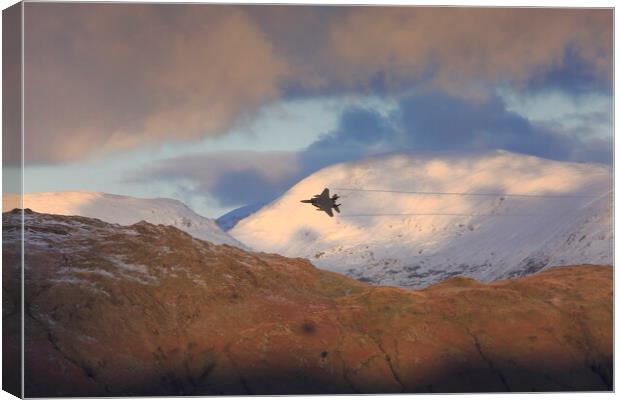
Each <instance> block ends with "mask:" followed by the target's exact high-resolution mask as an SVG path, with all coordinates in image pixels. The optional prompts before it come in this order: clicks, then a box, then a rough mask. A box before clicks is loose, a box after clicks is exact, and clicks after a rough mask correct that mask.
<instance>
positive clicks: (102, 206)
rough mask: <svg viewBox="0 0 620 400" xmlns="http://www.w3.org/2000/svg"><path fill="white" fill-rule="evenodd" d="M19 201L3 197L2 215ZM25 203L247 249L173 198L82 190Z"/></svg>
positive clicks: (42, 195)
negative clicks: (172, 230) (170, 230)
mask: <svg viewBox="0 0 620 400" xmlns="http://www.w3.org/2000/svg"><path fill="white" fill-rule="evenodd" d="M18 199H19V198H18V197H17V196H16V195H14V194H5V195H3V199H2V202H3V204H2V212H5V211H10V210H12V209H13V208H17V207H20V205H19V204H17V203H18ZM23 201H24V207H25V208H30V209H31V210H34V211H36V212H41V213H49V214H59V215H79V216H82V217H89V218H97V219H100V220H102V221H106V222H111V223H115V224H121V225H131V224H135V223H136V222H140V221H147V222H150V223H152V224H163V225H171V226H174V227H177V228H179V229H180V230H182V231H185V232H187V233H189V234H190V235H192V236H194V237H197V238H198V239H202V240H208V241H209V242H212V243H217V244H224V243H225V244H229V245H232V246H237V247H244V246H243V245H242V244H241V243H239V242H238V241H237V240H235V239H234V238H232V237H231V236H229V235H228V234H226V232H224V231H223V230H222V229H221V228H220V227H219V226H218V225H217V223H216V222H215V221H214V220H212V219H209V218H205V217H203V216H202V215H199V214H197V213H195V212H194V211H192V210H191V209H190V208H189V207H187V206H186V205H185V204H183V203H181V202H180V201H178V200H174V199H166V198H156V199H142V198H137V197H131V196H121V195H117V194H110V193H100V192H88V191H80V192H41V193H26V194H25V195H24V197H23Z"/></svg>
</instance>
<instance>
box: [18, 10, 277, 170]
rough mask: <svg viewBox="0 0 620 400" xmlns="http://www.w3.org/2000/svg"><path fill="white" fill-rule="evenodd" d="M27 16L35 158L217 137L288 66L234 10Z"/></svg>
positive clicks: (268, 94) (261, 98)
mask: <svg viewBox="0 0 620 400" xmlns="http://www.w3.org/2000/svg"><path fill="white" fill-rule="evenodd" d="M26 16H27V17H26V19H27V22H26V25H27V29H26V112H27V116H28V118H27V121H26V126H25V130H26V142H27V149H26V158H27V160H28V159H29V160H31V161H32V160H36V161H43V162H46V161H47V162H58V161H66V160H75V159H80V158H82V157H85V156H87V155H90V154H93V153H94V154H97V153H104V152H106V151H110V150H118V149H130V148H133V147H135V146H137V145H142V144H147V145H148V144H151V143H158V142H160V141H162V140H193V139H198V138H201V137H204V136H208V135H217V134H221V133H223V132H225V131H226V130H227V129H228V128H229V127H230V126H231V125H232V124H233V123H234V122H235V121H237V119H238V118H239V117H240V116H243V115H245V114H251V113H252V112H254V111H255V110H256V109H257V107H259V106H260V105H261V104H264V103H265V102H268V101H271V100H273V99H276V98H277V97H278V96H279V88H278V82H279V80H280V79H281V78H282V77H283V76H285V75H286V74H287V73H288V67H287V63H286V60H283V59H281V58H280V57H278V56H277V55H276V54H275V52H274V49H273V47H272V45H271V44H270V43H269V41H267V40H266V38H265V36H264V35H263V33H262V31H261V30H260V28H259V27H258V26H257V25H256V23H254V22H253V21H252V20H251V19H250V18H249V17H248V16H247V15H246V13H244V12H243V10H241V9H238V8H233V7H217V6H208V7H205V6H189V5H139V4H133V5H119V4H70V5H68V4H54V3H51V4H50V3H48V4H45V3H29V4H28V5H27V7H26Z"/></svg>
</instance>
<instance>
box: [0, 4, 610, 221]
mask: <svg viewBox="0 0 620 400" xmlns="http://www.w3.org/2000/svg"><path fill="white" fill-rule="evenodd" d="M612 18H613V15H612V11H611V10H610V9H560V8H552V9H549V8H465V7H461V8H458V7H457V8H434V7H402V6H399V7H373V6H370V7H355V6H342V7H336V6H299V5H298V6H269V5H254V6H251V5H247V6H231V5H198V4H158V5H155V4H150V5H149V4H138V3H135V4H110V3H108V4H104V3H97V4H95V3H90V4H89V3H80V4H76V3H65V4H63V3H36V2H34V3H26V4H25V29H24V31H25V56H24V57H25V58H24V59H25V66H24V69H25V88H24V89H25V92H24V96H25V126H24V132H25V145H26V146H25V165H26V170H25V188H24V190H25V191H26V192H40V191H62V190H92V191H102V192H109V193H116V194H125V195H132V196H137V197H171V198H176V199H178V200H181V201H183V202H185V203H186V204H188V205H189V206H190V207H191V208H193V209H194V210H196V211H197V212H199V213H201V214H203V215H205V216H208V217H218V216H219V215H222V214H223V213H225V212H227V211H229V210H232V209H234V208H237V207H240V206H244V205H249V204H256V203H264V202H268V201H271V200H273V199H274V198H275V197H277V196H278V195H280V194H281V193H283V192H284V191H286V190H287V189H288V188H289V187H291V186H292V185H294V184H295V183H296V182H297V181H299V180H301V179H303V178H304V177H305V176H307V175H309V174H311V173H313V172H314V171H316V170H318V169H320V168H322V167H325V166H327V165H330V164H333V163H338V162H343V161H349V160H355V159H359V158H363V157H366V156H370V155H376V154H383V153H391V152H412V153H415V152H419V151H424V152H437V153H443V152H470V151H476V152H478V151H487V150H494V149H505V150H509V151H514V152H519V153H525V154H531V155H535V156H539V157H544V158H549V159H557V160H566V161H579V162H597V163H604V164H610V163H611V162H612V160H613V150H612V140H613V112H612V111H613V89H612V79H613V70H612V67H613V37H612V33H613V20H612ZM5 135H6V134H5ZM3 158H4V160H5V163H7V162H8V163H9V164H10V163H11V162H12V163H14V164H15V163H17V162H18V161H19V160H17V159H16V158H15V157H12V156H11V155H10V154H3ZM309 195H311V194H309Z"/></svg>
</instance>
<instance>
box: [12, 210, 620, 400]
mask: <svg viewBox="0 0 620 400" xmlns="http://www.w3.org/2000/svg"><path fill="white" fill-rule="evenodd" d="M19 219H20V218H19V214H18V212H17V211H13V212H8V213H4V214H3V239H4V240H3V265H4V268H3V279H4V280H3V283H4V288H3V289H4V290H3V319H4V324H5V329H6V330H5V332H11V330H13V332H15V331H17V332H18V331H19V308H20V307H19V304H20V299H19V298H20V296H19V292H18V289H17V284H18V281H17V279H18V276H19V267H18V265H19V263H18V261H19V256H20V255H19V251H18V247H17V244H18V242H17V240H18V236H19V230H18V226H19ZM25 222H26V240H27V244H26V271H25V274H26V283H25V286H26V293H25V300H26V304H25V312H26V320H25V329H26V339H25V340H26V348H25V352H26V359H25V366H26V385H25V386H26V396H34V397H43V396H91V395H98V396H114V395H180V394H191V395H200V394H202V395H206V394H244V393H250V394H292V393H387V392H469V391H569V390H612V389H613V388H612V376H613V373H612V365H613V364H612V355H613V349H612V348H613V346H612V340H613V339H612V338H613V335H612V290H613V286H612V285H613V280H612V269H611V267H609V266H592V265H580V266H571V267H561V268H553V269H550V270H548V271H544V272H540V273H537V274H534V275H531V276H528V277H524V278H518V279H513V280H505V281H499V282H495V283H492V284H481V283H478V282H476V281H474V280H472V279H468V278H462V277H453V278H450V279H448V280H447V281H444V282H442V283H440V284H437V285H434V286H431V287H429V288H427V289H424V290H419V291H410V290H405V289H399V288H393V287H381V286H371V285H367V284H365V283H362V282H358V281H355V280H353V279H350V278H347V277H345V276H342V275H338V274H335V273H331V272H328V271H323V270H319V269H317V268H315V267H314V266H313V265H312V264H310V262H308V261H307V260H304V259H290V258H285V257H281V256H278V255H272V254H264V253H251V252H246V251H243V250H240V249H238V248H235V247H230V246H227V245H213V244H211V243H208V242H204V241H201V240H198V239H195V238H193V237H192V236H190V235H188V234H186V233H184V232H182V231H180V230H178V229H176V228H173V227H169V226H163V225H157V226H156V225H152V224H148V223H145V222H140V223H137V224H134V225H131V226H120V225H114V224H108V223H105V222H102V221H99V220H96V219H89V218H83V217H67V216H57V215H49V214H38V213H34V212H31V211H29V210H26V213H25ZM5 343H7V341H6V338H5ZM10 350H11V349H10V346H9V348H8V350H7V346H5V352H4V353H5V357H7V358H6V359H5V362H12V361H15V360H16V352H15V351H13V352H11V351H10ZM5 365H6V364H5ZM5 379H6V376H5Z"/></svg>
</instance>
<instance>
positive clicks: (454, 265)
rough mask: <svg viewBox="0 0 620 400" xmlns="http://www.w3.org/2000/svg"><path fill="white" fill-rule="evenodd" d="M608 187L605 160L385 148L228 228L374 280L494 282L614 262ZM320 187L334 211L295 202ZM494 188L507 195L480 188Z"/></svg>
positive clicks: (248, 239) (331, 170)
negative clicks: (333, 201)
mask: <svg viewBox="0 0 620 400" xmlns="http://www.w3.org/2000/svg"><path fill="white" fill-rule="evenodd" d="M611 185H612V172H611V169H610V168H609V167H607V166H603V165H597V164H584V163H567V162H559V161H551V160H546V159H541V158H537V157H532V156H526V155H521V154H514V153H509V152H505V151H496V152H492V153H489V154H483V155H461V156H457V155H441V156H433V155H411V154H398V155H389V156H382V157H374V158H369V159H365V160H362V161H356V162H349V163H343V164H337V165H333V166H330V167H327V168H325V169H322V170H320V171H318V172H317V173H315V174H313V175H311V176H309V177H307V178H306V179H304V180H302V181H301V182H299V183H298V184H297V185H295V186H294V187H292V188H291V189H290V190H289V191H288V192H286V193H285V194H284V195H283V196H281V197H280V198H278V199H277V200H275V201H274V202H272V203H271V204H269V205H267V206H265V207H263V208H262V209H261V210H259V211H258V212H256V213H254V214H252V215H251V216H249V217H248V218H245V219H242V220H241V221H239V222H238V223H237V225H236V226H235V227H234V228H233V229H232V230H230V231H229V233H230V234H231V235H232V236H233V237H235V238H236V239H238V240H240V241H241V242H243V243H244V244H246V245H248V246H250V247H252V248H254V249H257V250H262V251H268V252H275V253H280V254H283V255H286V256H295V257H307V258H309V259H311V260H312V262H313V263H314V264H315V265H317V266H319V267H322V268H326V269H329V270H332V271H336V272H341V273H346V274H348V275H350V276H353V277H356V278H358V279H362V280H367V281H371V282H375V283H381V284H390V285H400V286H405V287H422V286H426V285H428V284H430V283H433V282H437V281H441V280H443V279H445V278H447V277H449V276H453V275H457V274H463V275H466V276H470V277H473V278H476V279H479V280H483V281H493V280H497V279H501V278H506V277H512V276H520V275H526V274H528V273H532V272H535V271H538V270H541V269H543V268H545V267H549V266H553V265H566V264H580V263H592V264H612V262H613V259H612V252H613V228H612V211H611V210H612V186H611ZM325 187H327V188H330V189H331V190H332V193H338V194H339V195H340V196H341V199H340V200H339V202H340V203H342V206H341V209H342V213H341V214H336V216H335V217H334V218H329V217H328V216H327V215H326V214H325V213H323V212H320V213H319V212H317V211H315V210H314V208H313V207H311V206H310V205H308V204H303V203H300V202H299V200H301V199H306V198H308V197H310V196H312V195H313V194H317V193H320V192H321V190H323V188H325ZM344 189H363V191H353V190H344ZM373 190H375V191H373ZM389 191H392V192H389ZM402 192H426V194H419V193H418V194H412V193H402ZM435 193H444V194H435ZM445 193H451V194H445ZM463 193H469V195H463ZM472 193H475V194H477V195H471V194H472ZM496 193H498V194H504V195H503V196H499V195H484V196H483V195H480V194H496ZM515 194H518V195H521V196H514V195H515ZM416 214H422V215H416ZM429 214H435V215H429Z"/></svg>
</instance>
